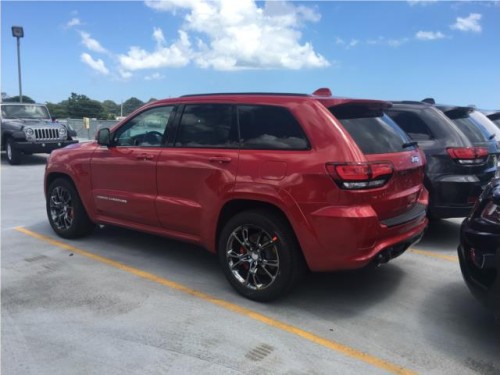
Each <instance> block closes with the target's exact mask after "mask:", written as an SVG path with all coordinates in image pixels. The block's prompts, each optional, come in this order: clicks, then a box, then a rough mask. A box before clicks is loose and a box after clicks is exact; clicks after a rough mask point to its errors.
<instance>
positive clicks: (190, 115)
mask: <svg viewBox="0 0 500 375" xmlns="http://www.w3.org/2000/svg"><path fill="white" fill-rule="evenodd" d="M233 118H234V116H233V106H231V105H228V104H190V105H186V107H185V109H184V112H183V114H182V117H181V121H180V124H179V129H178V131H177V138H176V141H175V144H174V145H175V147H195V148H238V131H237V128H236V124H235V121H234V120H233Z"/></svg>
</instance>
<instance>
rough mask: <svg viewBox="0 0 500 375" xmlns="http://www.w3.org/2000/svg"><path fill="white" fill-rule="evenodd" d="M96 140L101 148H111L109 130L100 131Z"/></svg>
mask: <svg viewBox="0 0 500 375" xmlns="http://www.w3.org/2000/svg"><path fill="white" fill-rule="evenodd" d="M96 139H97V144H99V145H101V146H111V132H110V131H109V129H108V128H103V129H99V131H98V132H97V136H96Z"/></svg>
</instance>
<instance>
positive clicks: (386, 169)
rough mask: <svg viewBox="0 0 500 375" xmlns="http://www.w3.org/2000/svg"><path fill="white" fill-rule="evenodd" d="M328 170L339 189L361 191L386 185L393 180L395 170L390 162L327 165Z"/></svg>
mask: <svg viewBox="0 0 500 375" xmlns="http://www.w3.org/2000/svg"><path fill="white" fill-rule="evenodd" d="M326 170H327V171H328V173H329V174H330V176H331V177H332V178H333V180H334V181H335V182H336V183H337V185H339V187H341V188H343V189H347V190H359V189H373V188H378V187H380V186H383V185H385V184H386V183H387V181H389V179H390V178H391V176H392V174H393V171H394V168H393V167H392V164H391V163H389V162H383V163H345V164H336V163H327V164H326Z"/></svg>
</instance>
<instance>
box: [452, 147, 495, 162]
mask: <svg viewBox="0 0 500 375" xmlns="http://www.w3.org/2000/svg"><path fill="white" fill-rule="evenodd" d="M446 151H447V152H448V155H450V157H451V158H452V159H453V160H456V161H457V162H458V163H460V164H480V163H484V162H485V160H486V158H487V157H488V149H487V148H485V147H448V148H447V149H446Z"/></svg>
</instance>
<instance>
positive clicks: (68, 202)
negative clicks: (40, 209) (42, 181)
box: [50, 186, 74, 230]
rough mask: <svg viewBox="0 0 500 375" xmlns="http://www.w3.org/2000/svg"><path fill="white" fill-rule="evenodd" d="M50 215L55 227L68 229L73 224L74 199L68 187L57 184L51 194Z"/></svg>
mask: <svg viewBox="0 0 500 375" xmlns="http://www.w3.org/2000/svg"><path fill="white" fill-rule="evenodd" d="M50 216H51V218H52V222H53V223H54V225H55V227H56V228H57V229H59V230H68V229H69V228H70V227H71V225H72V224H73V219H74V213H73V200H72V199H71V193H70V192H69V190H68V189H66V188H65V187H62V186H57V187H55V188H54V189H53V190H52V193H51V195H50Z"/></svg>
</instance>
